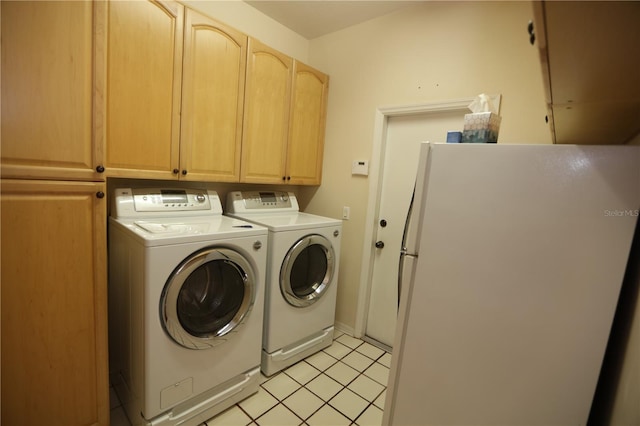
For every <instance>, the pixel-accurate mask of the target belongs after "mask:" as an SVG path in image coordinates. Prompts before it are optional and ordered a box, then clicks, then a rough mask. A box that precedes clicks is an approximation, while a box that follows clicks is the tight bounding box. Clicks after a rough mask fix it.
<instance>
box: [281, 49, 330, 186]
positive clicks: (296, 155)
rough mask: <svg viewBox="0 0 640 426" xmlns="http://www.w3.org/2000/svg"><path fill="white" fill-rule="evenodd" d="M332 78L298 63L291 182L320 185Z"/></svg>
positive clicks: (289, 158)
mask: <svg viewBox="0 0 640 426" xmlns="http://www.w3.org/2000/svg"><path fill="white" fill-rule="evenodd" d="M328 93H329V76H327V75H326V74H323V73H321V72H320V71H317V70H315V69H313V68H311V67H309V66H307V65H305V64H303V63H301V62H298V61H296V62H295V65H294V72H293V95H292V101H291V119H290V125H289V143H288V146H287V180H288V182H289V183H291V184H295V185H320V182H321V180H322V157H323V151H324V129H325V122H326V114H327V94H328Z"/></svg>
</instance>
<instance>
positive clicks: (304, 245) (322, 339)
mask: <svg viewBox="0 0 640 426" xmlns="http://www.w3.org/2000/svg"><path fill="white" fill-rule="evenodd" d="M226 214H227V215H230V216H232V217H236V218H240V219H243V220H246V221H249V222H252V223H255V224H259V225H261V226H264V227H266V228H267V229H268V230H269V252H268V259H267V281H266V295H265V316H264V333H263V338H262V372H263V373H264V374H265V375H267V376H270V375H272V374H274V373H276V372H278V371H280V370H282V369H284V368H286V367H288V366H290V365H292V364H294V363H296V362H298V361H299V360H301V359H303V358H305V357H307V356H309V355H311V354H313V353H315V352H318V351H320V350H321V349H323V348H325V347H327V346H329V345H331V343H332V340H333V331H334V322H335V308H336V296H337V287H338V269H339V259H340V238H341V232H342V222H341V221H340V220H338V219H333V218H328V217H323V216H317V215H312V214H308V213H303V212H300V211H299V207H298V203H297V199H296V196H295V194H294V193H292V192H274V191H261V192H259V191H249V192H246V191H244V192H240V191H234V192H230V193H229V194H228V196H227V205H226Z"/></svg>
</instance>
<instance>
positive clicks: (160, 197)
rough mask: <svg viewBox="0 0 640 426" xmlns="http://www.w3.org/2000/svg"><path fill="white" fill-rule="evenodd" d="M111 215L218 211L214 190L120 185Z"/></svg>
mask: <svg viewBox="0 0 640 426" xmlns="http://www.w3.org/2000/svg"><path fill="white" fill-rule="evenodd" d="M113 203H114V204H113V207H112V213H111V214H112V215H114V216H115V217H120V218H121V217H137V216H143V215H144V216H149V214H152V215H157V216H160V215H163V216H167V215H168V216H183V215H184V216H188V215H209V214H222V205H221V203H220V198H219V197H218V194H217V193H216V192H215V191H208V190H201V189H189V188H120V189H116V190H115V192H114V198H113Z"/></svg>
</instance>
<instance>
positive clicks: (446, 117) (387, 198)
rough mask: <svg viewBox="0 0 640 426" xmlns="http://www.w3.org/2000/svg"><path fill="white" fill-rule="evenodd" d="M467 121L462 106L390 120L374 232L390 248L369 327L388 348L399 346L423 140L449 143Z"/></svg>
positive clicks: (379, 263)
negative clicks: (405, 259)
mask: <svg viewBox="0 0 640 426" xmlns="http://www.w3.org/2000/svg"><path fill="white" fill-rule="evenodd" d="M463 124H464V111H460V110H457V111H448V112H428V113H423V114H417V115H403V116H392V117H389V118H388V121H387V135H386V140H385V142H384V146H385V148H384V153H383V158H382V159H381V163H382V165H383V166H382V168H381V177H380V179H381V181H382V186H381V190H380V194H379V196H378V200H379V208H378V215H377V216H376V223H375V225H374V226H375V227H376V229H374V231H373V235H374V236H375V239H376V241H377V242H379V243H383V244H384V247H383V248H377V249H376V250H375V255H374V259H373V273H372V277H371V281H372V282H371V292H370V298H369V309H368V314H367V322H366V328H365V335H366V336H367V337H369V338H371V339H373V340H376V341H378V342H380V343H382V344H384V345H386V346H389V347H391V346H392V345H393V338H394V334H395V329H396V317H397V313H398V267H399V261H400V248H401V244H402V233H403V231H404V224H405V221H406V219H407V212H408V210H409V204H410V202H411V196H412V194H413V186H414V183H415V176H416V172H417V168H418V155H419V151H420V142H423V141H430V142H444V141H445V140H446V136H447V131H450V130H456V129H458V130H462V127H463ZM383 220H384V222H381V221H383Z"/></svg>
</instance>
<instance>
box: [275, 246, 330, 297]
mask: <svg viewBox="0 0 640 426" xmlns="http://www.w3.org/2000/svg"><path fill="white" fill-rule="evenodd" d="M334 257H335V255H334V251H333V246H332V245H331V242H330V241H329V240H327V239H326V238H325V237H323V236H322V235H307V236H306V237H304V238H301V239H300V240H298V241H297V242H296V243H295V244H294V245H293V246H292V247H291V248H290V249H289V252H288V253H287V255H286V256H285V258H284V261H283V262H282V267H281V269H280V291H281V292H282V296H283V297H284V298H285V300H286V301H287V303H289V304H290V305H293V306H296V307H304V306H309V305H311V304H312V303H315V302H316V301H318V299H319V298H320V297H322V295H323V294H324V293H325V292H326V291H327V289H328V288H329V284H330V283H331V279H332V278H333V273H334V270H335V259H334Z"/></svg>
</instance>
